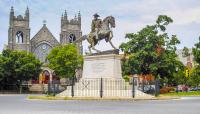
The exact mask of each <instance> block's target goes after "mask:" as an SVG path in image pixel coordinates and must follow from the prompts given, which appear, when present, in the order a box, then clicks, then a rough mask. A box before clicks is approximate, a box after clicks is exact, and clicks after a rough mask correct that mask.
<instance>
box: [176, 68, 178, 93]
mask: <svg viewBox="0 0 200 114" xmlns="http://www.w3.org/2000/svg"><path fill="white" fill-rule="evenodd" d="M178 70H179V69H178V67H176V74H177V76H178ZM176 92H177V93H178V83H177V85H176Z"/></svg>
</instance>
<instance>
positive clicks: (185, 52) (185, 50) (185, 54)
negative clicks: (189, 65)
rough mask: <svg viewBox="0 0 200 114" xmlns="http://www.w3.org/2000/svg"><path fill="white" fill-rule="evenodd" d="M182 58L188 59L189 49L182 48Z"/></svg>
mask: <svg viewBox="0 0 200 114" xmlns="http://www.w3.org/2000/svg"><path fill="white" fill-rule="evenodd" d="M182 55H183V57H188V56H190V52H189V49H188V48H187V47H184V48H183V53H182Z"/></svg>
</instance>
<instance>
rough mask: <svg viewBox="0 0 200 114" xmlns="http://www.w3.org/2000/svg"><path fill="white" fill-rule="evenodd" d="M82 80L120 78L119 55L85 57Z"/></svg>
mask: <svg viewBox="0 0 200 114" xmlns="http://www.w3.org/2000/svg"><path fill="white" fill-rule="evenodd" d="M82 78H83V79H87V78H111V79H119V78H122V71H121V57H120V55H117V54H106V55H93V56H85V57H84V65H83V76H82Z"/></svg>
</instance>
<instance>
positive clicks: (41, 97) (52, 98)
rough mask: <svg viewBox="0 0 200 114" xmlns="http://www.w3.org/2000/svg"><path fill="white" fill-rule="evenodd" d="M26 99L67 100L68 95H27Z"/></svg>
mask: <svg viewBox="0 0 200 114" xmlns="http://www.w3.org/2000/svg"><path fill="white" fill-rule="evenodd" d="M28 99H38V100H68V99H70V98H68V97H55V96H28Z"/></svg>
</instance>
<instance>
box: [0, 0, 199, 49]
mask: <svg viewBox="0 0 200 114" xmlns="http://www.w3.org/2000/svg"><path fill="white" fill-rule="evenodd" d="M11 6H14V10H15V15H19V14H21V15H24V13H25V10H26V7H27V6H28V7H29V9H30V18H31V20H30V28H31V38H32V37H33V36H34V35H35V34H36V33H37V32H38V31H39V29H40V28H41V27H42V25H43V23H42V22H43V20H46V21H47V27H48V28H49V30H50V31H51V32H52V34H53V35H54V36H55V37H56V38H57V39H58V40H59V34H60V17H61V14H62V13H63V12H64V10H65V9H66V10H67V12H68V17H69V18H73V17H74V15H75V14H77V13H78V11H80V12H81V15H82V32H83V34H87V33H89V31H90V23H91V20H92V15H93V14H94V13H96V12H97V13H99V15H100V16H101V17H100V18H102V19H103V18H105V17H106V16H109V15H112V16H114V17H115V18H116V28H114V29H113V31H114V38H113V43H114V45H116V46H119V45H120V44H121V43H122V42H125V39H124V36H125V33H130V32H133V33H136V32H137V31H139V30H140V29H141V28H143V27H145V25H147V24H153V23H155V20H156V18H157V16H158V15H160V14H162V15H168V16H170V17H171V18H172V19H173V20H174V23H172V24H171V25H169V27H168V28H167V29H168V33H169V34H176V35H177V36H178V38H179V39H180V41H181V44H180V45H178V48H182V47H184V46H187V47H189V48H191V47H192V46H193V45H194V44H195V43H196V42H197V41H198V37H199V36H200V0H0V36H1V37H0V38H1V40H0V50H2V49H3V46H4V44H7V39H8V23H9V12H10V7H11ZM104 43H105V42H104V41H101V42H100V43H99V45H98V46H97V48H99V49H101V50H106V49H110V48H111V46H110V45H109V44H106V45H104ZM83 45H84V51H87V45H88V44H87V42H86V41H84V42H83Z"/></svg>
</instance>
